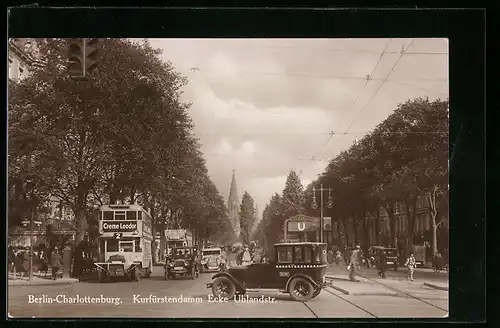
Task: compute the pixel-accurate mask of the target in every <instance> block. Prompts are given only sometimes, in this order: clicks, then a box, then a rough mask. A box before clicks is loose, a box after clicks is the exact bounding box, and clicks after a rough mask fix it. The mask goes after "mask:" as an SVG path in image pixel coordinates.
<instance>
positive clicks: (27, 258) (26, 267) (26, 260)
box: [23, 250, 30, 276]
mask: <svg viewBox="0 0 500 328" xmlns="http://www.w3.org/2000/svg"><path fill="white" fill-rule="evenodd" d="M29 270H30V254H29V250H27V251H24V252H23V272H24V275H25V276H28V274H29Z"/></svg>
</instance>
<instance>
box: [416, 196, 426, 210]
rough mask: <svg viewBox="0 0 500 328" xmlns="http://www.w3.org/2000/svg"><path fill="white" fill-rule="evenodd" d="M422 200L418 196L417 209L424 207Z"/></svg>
mask: <svg viewBox="0 0 500 328" xmlns="http://www.w3.org/2000/svg"><path fill="white" fill-rule="evenodd" d="M423 200H424V199H423V197H422V196H419V197H418V198H417V209H421V208H422V207H424V206H423Z"/></svg>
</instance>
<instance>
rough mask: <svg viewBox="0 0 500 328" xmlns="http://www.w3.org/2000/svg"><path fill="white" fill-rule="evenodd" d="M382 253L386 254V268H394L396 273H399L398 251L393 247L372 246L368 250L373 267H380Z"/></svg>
mask: <svg viewBox="0 0 500 328" xmlns="http://www.w3.org/2000/svg"><path fill="white" fill-rule="evenodd" d="M380 252H385V257H386V263H385V264H386V266H387V267H392V268H394V271H398V268H399V256H398V250H397V249H396V248H392V247H384V246H371V247H370V248H369V249H368V254H369V257H368V258H369V261H370V265H371V266H378V265H379V258H380Z"/></svg>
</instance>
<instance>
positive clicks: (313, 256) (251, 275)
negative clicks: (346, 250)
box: [207, 242, 327, 302]
mask: <svg viewBox="0 0 500 328" xmlns="http://www.w3.org/2000/svg"><path fill="white" fill-rule="evenodd" d="M274 255H275V256H274V259H276V260H275V261H274V262H265V263H253V264H250V265H247V266H236V267H232V268H229V269H228V270H227V271H225V272H219V273H217V274H216V275H214V276H213V277H212V279H213V282H211V283H208V284H207V288H211V289H212V293H213V295H214V296H215V297H217V298H224V299H227V300H230V299H233V298H234V297H235V295H243V294H245V293H247V292H255V291H256V292H259V291H261V292H262V291H263V290H266V291H268V290H270V289H271V290H274V291H277V292H283V293H288V294H290V296H291V297H292V299H294V300H296V301H300V302H305V301H308V300H310V299H311V298H314V297H316V296H318V295H319V294H320V292H321V289H322V288H323V287H324V286H325V284H326V283H325V277H324V276H325V272H326V268H327V252H326V244H325V243H311V242H306V243H279V244H276V245H274Z"/></svg>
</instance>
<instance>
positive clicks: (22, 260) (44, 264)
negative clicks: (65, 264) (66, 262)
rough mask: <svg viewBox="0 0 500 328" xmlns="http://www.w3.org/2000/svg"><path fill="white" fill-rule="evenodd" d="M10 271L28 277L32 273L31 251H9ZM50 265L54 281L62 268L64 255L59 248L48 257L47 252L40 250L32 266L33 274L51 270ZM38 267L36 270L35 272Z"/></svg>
mask: <svg viewBox="0 0 500 328" xmlns="http://www.w3.org/2000/svg"><path fill="white" fill-rule="evenodd" d="M8 259H9V271H10V272H12V273H13V274H19V275H21V276H26V277H27V276H28V275H29V272H30V251H29V250H19V251H17V252H15V251H14V250H13V249H10V250H9V256H8ZM49 260H50V262H49ZM49 263H50V264H51V267H52V279H54V280H55V279H57V273H58V272H59V269H60V268H62V255H61V253H60V252H59V248H58V247H57V246H56V247H54V249H53V250H52V252H51V253H50V256H49V257H48V256H47V255H46V251H44V250H40V251H37V252H36V253H34V254H33V259H32V264H33V272H45V273H47V272H48V270H49ZM35 267H36V270H35Z"/></svg>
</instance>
